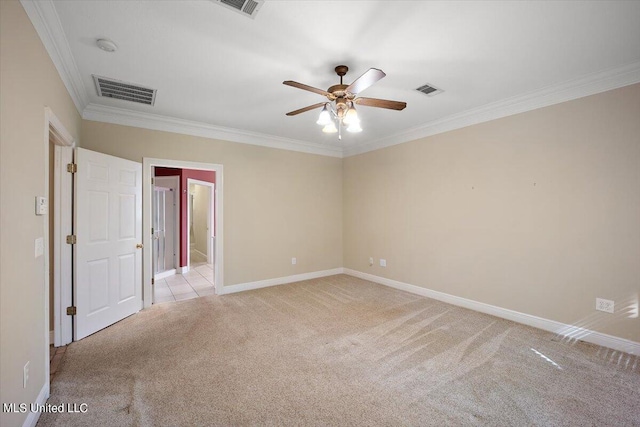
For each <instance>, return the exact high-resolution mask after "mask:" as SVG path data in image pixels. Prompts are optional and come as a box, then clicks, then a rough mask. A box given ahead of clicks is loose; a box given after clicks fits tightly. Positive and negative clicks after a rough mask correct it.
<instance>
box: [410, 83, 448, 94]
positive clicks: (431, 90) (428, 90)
mask: <svg viewBox="0 0 640 427" xmlns="http://www.w3.org/2000/svg"><path fill="white" fill-rule="evenodd" d="M416 90H417V91H418V92H422V93H424V94H425V95H427V96H435V95H437V94H439V93H442V92H444V91H443V90H442V89H438V88H437V87H434V86H431V85H430V84H426V85H422V86H420V87H419V88H417V89H416Z"/></svg>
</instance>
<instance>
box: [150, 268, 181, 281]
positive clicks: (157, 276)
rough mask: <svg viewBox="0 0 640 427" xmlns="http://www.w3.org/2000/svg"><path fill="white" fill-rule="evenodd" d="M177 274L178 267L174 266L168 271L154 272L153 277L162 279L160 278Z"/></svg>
mask: <svg viewBox="0 0 640 427" xmlns="http://www.w3.org/2000/svg"><path fill="white" fill-rule="evenodd" d="M175 275H176V269H175V268H172V269H171V270H167V271H163V272H162V273H157V274H154V276H153V278H154V279H157V280H160V279H164V278H167V277H169V276H175Z"/></svg>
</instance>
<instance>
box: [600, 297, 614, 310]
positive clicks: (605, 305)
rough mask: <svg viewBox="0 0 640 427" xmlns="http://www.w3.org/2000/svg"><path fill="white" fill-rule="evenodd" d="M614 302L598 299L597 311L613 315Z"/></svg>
mask: <svg viewBox="0 0 640 427" xmlns="http://www.w3.org/2000/svg"><path fill="white" fill-rule="evenodd" d="M613 308H614V302H613V301H612V300H610V299H604V298H596V310H599V311H606V312H607V313H613Z"/></svg>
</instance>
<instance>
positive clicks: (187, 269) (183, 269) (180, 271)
mask: <svg viewBox="0 0 640 427" xmlns="http://www.w3.org/2000/svg"><path fill="white" fill-rule="evenodd" d="M176 271H177V272H178V273H180V274H184V273H188V272H189V266H188V265H185V266H183V267H178V268H177V269H176Z"/></svg>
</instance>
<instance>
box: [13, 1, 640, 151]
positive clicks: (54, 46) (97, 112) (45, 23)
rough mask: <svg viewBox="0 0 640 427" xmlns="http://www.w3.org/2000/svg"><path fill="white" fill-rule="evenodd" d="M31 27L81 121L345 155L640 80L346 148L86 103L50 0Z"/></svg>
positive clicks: (529, 99)
mask: <svg viewBox="0 0 640 427" xmlns="http://www.w3.org/2000/svg"><path fill="white" fill-rule="evenodd" d="M20 2H21V4H22V6H23V7H24V9H25V11H26V12H27V15H28V16H29V19H30V20H31V22H32V24H33V26H34V27H35V29H36V31H37V32H38V35H39V36H40V39H41V40H42V43H43V44H44V46H45V48H46V50H47V52H48V53H49V56H50V57H51V60H52V61H53V63H54V64H55V66H56V69H57V70H58V73H59V74H60V77H61V79H62V81H63V82H64V85H65V86H66V88H67V91H68V92H69V95H70V96H71V98H72V99H73V102H74V104H75V106H76V108H77V109H78V112H80V113H81V114H82V118H83V119H85V120H94V121H99V122H106V123H114V124H120V125H125V126H133V127H139V128H144V129H153V130H161V131H166V132H175V133H179V134H184V135H193V136H201V137H205V138H212V139H221V140H225V141H232V142H239V143H244V144H253V145H259V146H265V147H272V148H279V149H283V150H291V151H299V152H303V153H310V154H319V155H324V156H331V157H348V156H353V155H356V154H361V153H366V152H368V151H373V150H378V149H380V148H384V147H390V146H392V145H397V144H401V143H403V142H408V141H413V140H416V139H421V138H425V137H427V136H432V135H436V134H439V133H443V132H448V131H451V130H455V129H460V128H463V127H466V126H470V125H473V124H478V123H483V122H487V121H490V120H495V119H498V118H501V117H506V116H510V115H513V114H518V113H523V112H526V111H531V110H535V109H537V108H541V107H546V106H549V105H554V104H558V103H561V102H566V101H570V100H573V99H577V98H582V97H584V96H589V95H594V94H596V93H600V92H605V91H608V90H612V89H616V88H619V87H623V86H628V85H631V84H635V83H638V82H640V62H634V63H632V64H628V65H624V66H621V67H616V68H612V69H608V70H604V71H600V72H596V73H591V74H588V75H585V76H582V77H580V78H577V79H572V80H569V81H566V82H564V83H560V84H555V85H551V86H548V87H545V88H542V89H539V90H535V91H531V92H529V93H526V94H523V95H518V96H514V97H512V98H508V99H504V100H500V101H497V102H493V103H491V104H487V105H484V106H481V107H478V108H474V109H471V110H467V111H463V112H461V113H458V114H453V115H451V116H448V117H443V118H440V119H437V120H433V121H431V122H429V123H425V124H423V125H420V126H417V127H415V128H412V129H408V130H406V131H403V132H400V133H397V134H394V135H390V136H388V137H384V138H380V139H376V140H373V141H368V142H365V143H363V144H359V145H356V146H353V147H349V148H343V147H342V146H339V145H338V146H327V145H324V144H319V143H313V142H309V141H301V140H295V139H290V138H283V137H278V136H274V135H266V134H261V133H257V132H249V131H244V130H239V129H232V128H225V127H221V126H215V125H211V124H207V123H202V122H196V121H190V120H183V119H178V118H174V117H168V116H162V115H158V114H150V113H144V112H139V111H133V110H127V109H123V108H115V107H108V106H103V105H98V104H93V103H89V95H88V92H87V89H86V88H85V86H84V84H83V81H82V78H81V75H80V72H79V71H78V67H77V65H76V63H75V60H74V58H73V55H72V53H71V49H70V47H69V43H68V41H67V38H66V36H65V33H64V31H63V29H62V24H61V23H60V18H59V17H58V14H57V12H56V10H55V6H54V2H53V1H51V0H40V1H28V0H20Z"/></svg>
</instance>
